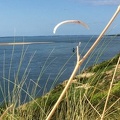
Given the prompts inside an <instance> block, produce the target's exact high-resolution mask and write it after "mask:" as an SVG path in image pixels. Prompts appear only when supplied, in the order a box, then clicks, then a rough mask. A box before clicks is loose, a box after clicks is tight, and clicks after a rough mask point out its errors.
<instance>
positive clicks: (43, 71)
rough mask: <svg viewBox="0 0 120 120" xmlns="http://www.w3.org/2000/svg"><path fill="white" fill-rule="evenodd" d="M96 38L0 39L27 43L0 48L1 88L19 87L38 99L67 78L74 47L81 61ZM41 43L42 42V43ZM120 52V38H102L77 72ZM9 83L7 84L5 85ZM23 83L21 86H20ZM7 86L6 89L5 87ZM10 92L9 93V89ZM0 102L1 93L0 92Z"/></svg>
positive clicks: (73, 61)
mask: <svg viewBox="0 0 120 120" xmlns="http://www.w3.org/2000/svg"><path fill="white" fill-rule="evenodd" d="M97 37H98V36H96V35H83V36H79V35H74V36H26V37H21V36H20V37H15V36H14V37H1V38H0V43H14V42H24V43H27V42H29V43H30V44H20V45H0V88H1V90H3V91H4V92H5V94H6V96H7V92H6V91H10V92H11V91H12V90H13V89H14V86H15V85H17V87H18V86H19V85H21V86H22V89H23V90H21V91H22V92H21V96H22V99H24V96H25V94H26V93H25V91H27V93H29V94H32V92H33V91H34V90H33V89H32V88H34V86H35V85H36V84H37V86H36V87H35V88H34V89H36V93H35V95H34V97H37V96H40V95H42V94H43V91H44V93H46V92H48V91H49V90H50V89H52V88H54V87H55V86H56V85H57V84H59V83H61V82H63V81H64V80H67V79H69V77H70V75H71V73H72V71H73V69H74V66H75V64H76V53H75V51H73V48H74V49H75V50H76V46H77V45H79V44H80V46H79V54H80V56H81V58H82V57H83V56H84V55H85V53H86V52H87V50H88V49H89V48H90V47H91V45H92V44H93V43H94V41H95V40H96V39H97ZM41 42H44V43H41ZM119 52H120V36H104V37H103V38H102V40H101V42H100V43H99V45H98V46H97V47H96V48H95V49H94V50H93V52H92V53H91V54H90V56H89V57H88V59H87V60H86V61H85V62H84V63H83V65H82V67H81V68H80V70H79V72H80V71H82V69H85V68H87V67H88V66H91V65H93V64H97V63H99V62H102V61H104V60H108V59H110V58H111V57H113V56H114V55H116V54H118V53H119ZM8 83H9V84H8ZM22 84H23V85H22ZM8 86H9V87H8ZM8 89H9V90H8ZM0 94H1V95H0V101H2V100H3V94H2V92H0Z"/></svg>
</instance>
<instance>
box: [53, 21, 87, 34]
mask: <svg viewBox="0 0 120 120" xmlns="http://www.w3.org/2000/svg"><path fill="white" fill-rule="evenodd" d="M66 23H76V24H80V25H82V26H84V27H85V28H87V29H88V25H87V24H85V23H84V22H82V21H80V20H65V21H62V22H60V23H58V24H57V25H56V26H55V27H54V30H53V33H54V34H55V32H56V30H57V28H58V27H59V26H61V25H62V24H66Z"/></svg>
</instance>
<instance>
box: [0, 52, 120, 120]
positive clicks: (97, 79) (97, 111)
mask: <svg viewBox="0 0 120 120" xmlns="http://www.w3.org/2000/svg"><path fill="white" fill-rule="evenodd" d="M119 56H120V54H118V55H116V56H115V57H113V58H112V59H110V60H107V61H104V62H102V63H100V64H97V65H94V66H91V67H89V68H87V69H86V70H84V71H82V72H81V74H80V75H77V76H76V77H75V78H74V80H73V82H72V84H71V86H70V88H69V90H68V91H67V92H66V96H65V97H64V99H63V100H62V101H61V103H60V106H59V107H58V109H57V110H56V112H55V114H54V116H53V117H52V119H53V120H82V119H85V120H87V119H88V120H90V119H91V120H96V119H100V117H101V114H102V111H103V109H104V105H105V100H106V96H107V94H108V90H109V86H110V83H111V79H112V76H113V72H114V69H115V66H116V63H117V61H118V58H119ZM66 82H67V80H66V81H64V82H63V83H61V84H59V85H58V86H56V87H55V88H54V89H53V90H51V91H50V92H49V93H47V94H46V95H44V96H42V97H39V98H37V99H35V100H33V101H31V102H29V103H26V104H24V105H21V106H19V107H18V108H16V109H15V110H14V114H13V109H12V108H11V109H10V110H9V111H8V114H7V115H6V116H5V117H4V119H7V118H10V116H12V117H11V118H12V119H13V118H14V119H20V120H29V119H30V120H45V118H46V116H47V115H48V113H49V112H50V110H51V108H52V107H53V105H54V104H55V102H56V101H57V99H58V97H59V96H60V94H61V92H62V90H63V88H64V87H65V84H66ZM119 99H120V65H119V66H118V69H117V72H116V76H115V78H114V83H113V86H112V90H111V93H110V97H109V102H108V104H107V108H106V111H105V119H106V120H109V119H110V120H112V119H120V117H119V115H120V100H119ZM6 109H7V108H2V107H1V115H2V114H3V113H4V111H5V110H6Z"/></svg>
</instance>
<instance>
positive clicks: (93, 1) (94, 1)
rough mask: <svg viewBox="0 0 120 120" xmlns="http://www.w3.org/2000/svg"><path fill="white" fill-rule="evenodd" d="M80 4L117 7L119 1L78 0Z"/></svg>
mask: <svg viewBox="0 0 120 120" xmlns="http://www.w3.org/2000/svg"><path fill="white" fill-rule="evenodd" d="M79 1H80V2H82V3H90V4H93V5H119V4H120V0H79Z"/></svg>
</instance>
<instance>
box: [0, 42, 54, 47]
mask: <svg viewBox="0 0 120 120" xmlns="http://www.w3.org/2000/svg"><path fill="white" fill-rule="evenodd" d="M50 43H53V42H10V43H0V46H6V45H7V46H8V45H29V44H50Z"/></svg>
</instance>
